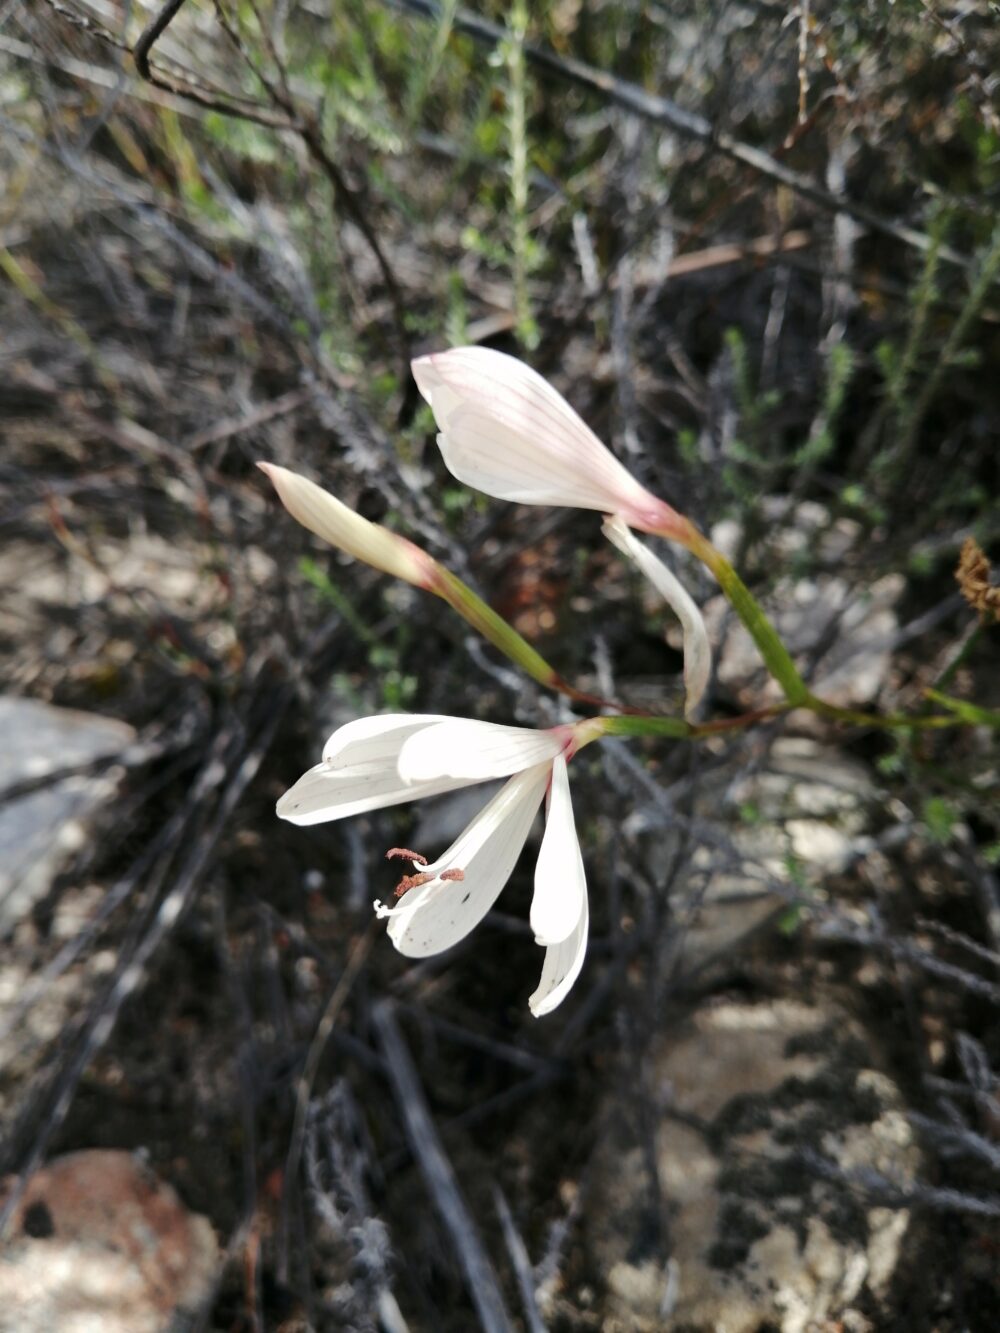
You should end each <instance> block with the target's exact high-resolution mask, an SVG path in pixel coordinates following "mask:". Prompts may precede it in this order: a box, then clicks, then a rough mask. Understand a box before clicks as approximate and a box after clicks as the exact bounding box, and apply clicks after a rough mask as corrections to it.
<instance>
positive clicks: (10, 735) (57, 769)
mask: <svg viewBox="0 0 1000 1333" xmlns="http://www.w3.org/2000/svg"><path fill="white" fill-rule="evenodd" d="M0 734H2V735H3V740H4V743H3V746H2V747H0V933H6V932H8V931H9V930H10V929H11V928H12V927H13V926H14V925H16V923H17V921H18V920H20V918H21V917H22V916H23V915H24V914H25V912H27V911H28V910H30V908H31V906H32V905H33V904H34V903H35V902H37V901H38V900H39V899H40V898H42V897H44V895H45V893H46V892H47V891H48V889H49V886H50V885H51V883H52V880H53V878H54V877H55V875H56V874H58V872H59V870H60V868H61V867H62V865H63V864H64V862H65V860H66V858H67V857H68V856H69V855H70V854H71V853H72V852H74V851H76V850H77V849H78V848H79V847H80V846H81V845H82V844H83V842H84V840H85V838H86V836H87V825H88V821H89V820H90V819H91V818H92V816H93V815H94V812H95V811H96V810H97V809H98V808H99V807H100V806H101V805H102V804H103V803H104V802H105V801H107V800H109V799H111V798H112V797H113V796H114V794H115V792H116V791H117V788H118V783H119V781H120V777H121V772H120V770H118V771H115V770H114V769H113V768H112V769H111V770H110V771H109V770H105V771H104V772H103V773H101V774H99V775H95V774H86V773H71V772H68V770H73V769H80V768H83V767H85V766H86V765H88V764H91V763H95V762H97V761H99V760H110V759H113V758H114V757H115V756H116V755H119V754H121V753H122V752H123V751H124V750H126V749H127V748H128V746H129V745H131V744H132V743H133V741H134V740H135V732H134V730H133V729H132V727H130V726H127V725H126V724H125V723H123V722H116V721H114V720H113V719H111V718H105V717H98V716H95V715H93V714H90V713H81V712H76V711H73V710H71V709H66V708H53V707H52V706H51V705H50V704H44V703H38V702H36V701H34V700H31V699H16V698H0ZM60 773H66V774H67V776H64V777H59V776H58V775H59V774H60ZM36 782H38V783H42V784H43V785H40V786H37V787H34V786H33V787H32V789H31V790H28V791H26V792H22V793H21V794H20V795H18V794H11V793H15V792H16V789H18V788H21V787H23V786H24V785H25V784H28V783H30V784H34V783H36ZM8 794H10V795H9V796H8Z"/></svg>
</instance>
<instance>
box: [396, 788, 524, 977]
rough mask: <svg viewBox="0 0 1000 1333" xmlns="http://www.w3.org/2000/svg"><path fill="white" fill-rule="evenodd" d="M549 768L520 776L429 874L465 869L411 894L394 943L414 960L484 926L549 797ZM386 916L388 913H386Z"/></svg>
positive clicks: (402, 905) (402, 908) (427, 869)
mask: <svg viewBox="0 0 1000 1333" xmlns="http://www.w3.org/2000/svg"><path fill="white" fill-rule="evenodd" d="M548 775H549V766H548V764H539V765H536V766H535V767H534V768H530V769H528V770H527V772H524V773H518V774H516V776H514V777H512V778H511V779H510V781H509V782H507V783H506V784H505V785H504V786H503V787H502V788H501V789H500V791H499V792H497V794H496V796H494V797H493V799H492V800H491V801H490V802H489V803H488V804H487V805H486V806H484V807H483V809H482V810H481V811H480V812H479V814H478V815H477V816H476V817H475V819H474V820H473V821H472V823H471V824H469V826H468V828H466V829H465V831H464V832H463V833H461V834H460V835H459V837H458V838H457V839H456V841H455V842H454V843H453V844H452V845H451V847H449V848H448V850H447V851H446V852H445V854H444V855H443V856H441V857H439V858H438V859H437V860H436V861H435V862H433V864H432V865H429V866H424V867H421V870H422V871H423V872H424V873H425V874H432V875H439V874H440V873H441V872H442V871H445V870H461V871H462V872H463V875H464V878H462V879H461V880H441V879H434V880H432V881H431V882H430V883H428V884H423V885H421V886H420V887H418V888H415V889H410V891H409V892H408V893H407V894H405V895H404V897H403V899H402V901H401V902H400V904H399V906H398V907H397V908H396V909H395V910H394V911H392V912H391V913H385V914H386V915H389V916H390V921H389V938H390V939H391V940H392V942H393V944H394V945H395V946H396V948H397V949H398V950H399V952H400V953H402V954H406V956H407V957H409V958H426V957H428V956H430V955H431V954H436V953H442V952H443V951H444V950H445V949H450V948H451V946H452V945H453V944H457V943H458V941H459V940H461V939H464V938H465V936H466V935H467V934H468V933H469V931H470V930H472V929H473V928H474V927H475V926H477V925H478V924H479V922H480V921H482V919H483V917H484V916H485V915H486V913H487V912H488V911H489V910H490V908H491V907H492V906H493V904H494V903H495V902H496V900H497V898H498V897H499V894H500V891H501V890H502V889H503V886H504V885H505V884H506V883H507V880H508V879H509V878H510V875H511V871H512V870H513V869H514V865H515V863H516V861H517V858H518V857H519V856H520V855H521V850H522V848H523V847H524V844H525V841H526V840H527V837H528V834H529V832H530V831H531V825H532V823H533V821H534V818H535V813H536V811H537V810H538V807H539V805H540V804H541V801H542V797H543V796H544V795H545V786H546V783H547V782H548ZM383 912H384V909H383Z"/></svg>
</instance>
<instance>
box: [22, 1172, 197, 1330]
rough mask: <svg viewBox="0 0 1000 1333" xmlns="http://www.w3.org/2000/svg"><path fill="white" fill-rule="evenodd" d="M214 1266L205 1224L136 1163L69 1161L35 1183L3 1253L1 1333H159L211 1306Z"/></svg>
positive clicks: (42, 1174) (41, 1174) (31, 1183)
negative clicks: (172, 1322)
mask: <svg viewBox="0 0 1000 1333" xmlns="http://www.w3.org/2000/svg"><path fill="white" fill-rule="evenodd" d="M11 1185H12V1182H11V1181H10V1180H9V1179H8V1180H6V1181H4V1182H3V1184H2V1185H0V1199H3V1198H6V1197H7V1195H8V1194H9V1191H10V1188H11ZM217 1257H218V1246H217V1244H216V1240H215V1234H214V1232H213V1231H212V1228H211V1226H210V1225H209V1223H208V1221H207V1220H206V1219H205V1218H204V1217H199V1216H197V1215H196V1214H194V1213H190V1212H188V1211H187V1209H186V1208H185V1207H184V1205H183V1204H182V1203H181V1201H180V1200H179V1199H178V1197H177V1194H176V1193H175V1192H174V1190H173V1189H172V1188H171V1187H170V1186H169V1185H167V1184H165V1183H164V1182H163V1181H162V1180H160V1179H159V1178H158V1177H157V1176H156V1175H155V1174H154V1173H153V1172H152V1171H151V1170H150V1169H149V1168H148V1167H147V1166H145V1165H143V1163H142V1162H141V1161H140V1160H139V1159H138V1158H137V1157H134V1156H133V1155H132V1154H130V1153H126V1152H105V1151H90V1152H77V1153H69V1154H67V1155H66V1156H65V1157H60V1158H57V1159H56V1160H55V1161H53V1162H50V1163H49V1165H48V1166H45V1167H43V1168H41V1169H40V1170H39V1171H37V1172H36V1173H35V1175H34V1176H32V1178H31V1180H30V1181H29V1182H28V1186H27V1188H26V1190H25V1192H24V1195H23V1197H22V1198H21V1200H20V1202H19V1204H18V1206H17V1208H16V1210H15V1212H14V1215H13V1217H12V1219H11V1222H10V1225H9V1227H8V1230H7V1233H6V1235H5V1237H4V1240H3V1242H2V1243H0V1333H52V1330H54V1329H58V1330H59V1333H161V1331H162V1330H163V1329H164V1328H165V1327H166V1326H167V1325H168V1323H169V1322H170V1320H171V1318H172V1317H173V1316H174V1315H175V1314H178V1313H181V1312H183V1311H184V1310H189V1309H194V1308H196V1307H197V1306H198V1305H199V1303H200V1302H201V1301H202V1300H204V1299H205V1298H206V1297H207V1295H208V1293H209V1291H210V1289H211V1283H212V1276H213V1274H214V1272H215V1267H216V1262H217Z"/></svg>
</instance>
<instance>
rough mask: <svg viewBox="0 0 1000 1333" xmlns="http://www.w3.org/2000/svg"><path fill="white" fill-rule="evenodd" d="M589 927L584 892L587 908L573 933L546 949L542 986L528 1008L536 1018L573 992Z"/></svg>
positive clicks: (583, 954) (585, 948) (584, 953)
mask: <svg viewBox="0 0 1000 1333" xmlns="http://www.w3.org/2000/svg"><path fill="white" fill-rule="evenodd" d="M589 929H590V912H589V909H588V906H587V898H586V895H584V899H583V911H582V913H581V915H580V920H579V921H578V922H577V923H576V927H575V929H574V930H573V933H572V934H571V935H570V936H569V937H568V938H567V939H565V940H563V941H562V943H561V944H550V945H549V947H548V948H547V949H546V950H545V960H544V962H543V963H542V977H541V980H540V981H539V983H538V989H537V990H536V991H535V992H534V994H533V995H531V996H530V997H529V999H528V1007H529V1008H530V1009H531V1012H532V1013H533V1014H534V1016H535V1017H536V1018H541V1017H542V1015H543V1014H550V1013H551V1012H552V1010H553V1009H555V1008H557V1007H558V1006H559V1005H560V1004H562V1002H563V1000H565V998H566V996H567V995H568V994H569V993H570V990H571V989H572V987H573V983H574V982H575V981H576V979H577V977H578V976H579V975H580V969H581V968H582V967H583V960H584V958H585V957H586V956H587V935H588V932H589Z"/></svg>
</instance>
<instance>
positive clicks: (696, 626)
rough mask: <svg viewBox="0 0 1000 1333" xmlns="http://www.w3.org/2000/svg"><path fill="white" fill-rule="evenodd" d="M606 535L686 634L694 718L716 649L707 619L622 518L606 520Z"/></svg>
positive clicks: (688, 705) (687, 685) (688, 700)
mask: <svg viewBox="0 0 1000 1333" xmlns="http://www.w3.org/2000/svg"><path fill="white" fill-rule="evenodd" d="M603 532H604V535H605V536H606V537H607V539H608V541H609V542H611V544H612V545H613V546H615V547H617V548H618V550H619V551H621V553H622V555H625V556H627V557H628V558H629V559H630V560H632V561H633V562H634V563H635V564H636V565H637V566H638V567H639V569H640V570H641V571H642V572H643V574H645V576H646V578H647V579H649V581H650V583H652V585H653V587H654V588H655V589H656V590H657V592H658V593H659V594H660V596H661V597H662V598H663V599H664V600H665V601H666V603H667V605H668V606H669V607H670V609H671V610H672V611H673V612H674V614H675V615H676V616H677V619H678V620H679V621H680V622H681V629H682V630H683V633H684V690H685V696H686V697H685V703H684V712H685V714H686V715H687V716H688V717H690V716H691V714H692V713H693V712H694V711H695V709H696V708H697V707H698V704H699V703H700V702H701V698H702V696H703V695H704V693H705V689H706V687H707V685H708V679H709V676H710V675H711V674H712V649H711V645H710V644H709V641H708V630H707V629H706V628H705V620H704V617H703V616H702V614H701V612H700V611H699V610H698V607H697V605H696V604H695V602H694V600H693V599H692V597H691V595H690V594H689V593H688V591H687V589H686V588H685V587H684V585H683V584H682V583H681V582H680V580H679V579H678V578H677V576H676V575H675V574H674V573H673V572H672V571H671V570H669V569H668V568H667V566H666V565H665V564H664V563H663V561H662V560H660V559H659V558H658V557H657V556H655V555H654V554H653V552H652V551H651V550H649V548H648V547H646V546H644V545H643V544H642V542H640V541H638V540H637V539H636V538H635V537H634V536H633V535H632V533H631V532H630V531H629V530H628V527H627V525H626V524H625V522H624V520H623V519H622V518H621V517H620V516H619V515H617V514H616V515H614V516H613V517H612V518H606V519H605V520H604V523H603Z"/></svg>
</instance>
